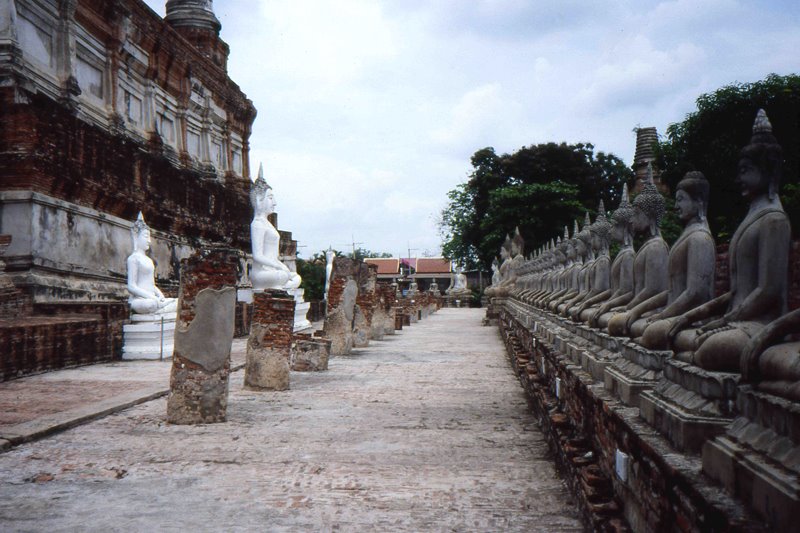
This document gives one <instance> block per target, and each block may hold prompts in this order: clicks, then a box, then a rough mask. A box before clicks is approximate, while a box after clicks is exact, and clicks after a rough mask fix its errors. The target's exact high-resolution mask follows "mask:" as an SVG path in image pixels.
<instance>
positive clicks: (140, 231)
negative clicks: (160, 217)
mask: <svg viewBox="0 0 800 533" xmlns="http://www.w3.org/2000/svg"><path fill="white" fill-rule="evenodd" d="M131 240H132V241H133V251H134V253H135V252H142V253H144V252H146V251H147V250H149V249H150V228H149V227H147V224H146V223H145V221H144V216H142V212H141V211H139V216H138V217H136V221H135V222H134V223H133V227H131Z"/></svg>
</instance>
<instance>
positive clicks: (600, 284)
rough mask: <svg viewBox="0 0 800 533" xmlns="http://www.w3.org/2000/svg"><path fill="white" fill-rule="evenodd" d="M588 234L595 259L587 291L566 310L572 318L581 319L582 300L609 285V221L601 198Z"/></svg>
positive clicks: (598, 292)
mask: <svg viewBox="0 0 800 533" xmlns="http://www.w3.org/2000/svg"><path fill="white" fill-rule="evenodd" d="M589 234H590V236H591V245H592V250H593V251H594V255H595V260H594V262H593V263H592V265H591V271H590V272H589V287H588V292H587V293H586V294H585V295H583V296H581V297H580V298H579V299H578V300H577V301H576V302H575V303H574V304H573V306H572V308H570V310H569V311H568V314H569V315H570V316H571V317H572V318H573V319H574V320H581V313H583V310H584V307H583V303H584V302H586V301H590V300H591V299H592V298H594V297H595V296H597V295H598V294H602V293H604V292H605V291H607V290H608V288H609V285H610V274H611V273H610V270H611V258H610V257H609V252H608V246H609V241H610V240H611V223H610V222H609V221H608V218H606V208H605V205H603V200H600V205H599V206H598V208H597V218H596V219H595V221H594V223H593V224H591V225H590V226H589ZM587 318H588V315H587V316H586V317H584V318H583V319H582V320H584V321H585V320H586V319H587Z"/></svg>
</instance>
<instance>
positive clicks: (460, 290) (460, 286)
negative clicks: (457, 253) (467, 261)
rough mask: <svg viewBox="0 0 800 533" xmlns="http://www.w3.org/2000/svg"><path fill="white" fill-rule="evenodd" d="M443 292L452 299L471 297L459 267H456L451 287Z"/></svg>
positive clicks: (465, 279)
mask: <svg viewBox="0 0 800 533" xmlns="http://www.w3.org/2000/svg"><path fill="white" fill-rule="evenodd" d="M445 292H446V293H447V294H449V295H451V296H453V297H464V296H465V295H472V293H471V292H470V290H469V288H468V287H467V276H466V275H465V274H464V272H463V271H462V269H461V267H460V266H459V267H456V271H455V275H454V276H453V285H452V286H451V287H450V288H449V289H447V290H446V291H445Z"/></svg>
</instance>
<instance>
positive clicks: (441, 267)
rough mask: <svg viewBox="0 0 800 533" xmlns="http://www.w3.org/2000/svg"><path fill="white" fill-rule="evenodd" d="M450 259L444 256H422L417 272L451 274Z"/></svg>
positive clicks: (418, 261) (418, 262)
mask: <svg viewBox="0 0 800 533" xmlns="http://www.w3.org/2000/svg"><path fill="white" fill-rule="evenodd" d="M450 272H451V270H450V261H448V260H447V259H445V258H444V257H420V258H419V259H417V274H449V273H450Z"/></svg>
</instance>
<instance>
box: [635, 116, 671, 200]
mask: <svg viewBox="0 0 800 533" xmlns="http://www.w3.org/2000/svg"><path fill="white" fill-rule="evenodd" d="M656 144H658V131H656V128H654V127H649V128H636V153H635V154H634V156H633V172H634V174H635V176H636V183H635V184H634V187H633V192H634V193H638V192H639V191H640V190H641V189H642V186H643V185H644V180H645V179H646V178H647V165H648V164H652V165H653V182H654V183H655V184H656V187H658V188H659V189H660V190H661V191H662V192H666V185H663V184H662V183H661V172H660V171H659V170H658V167H657V166H656V150H655V147H656Z"/></svg>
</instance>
